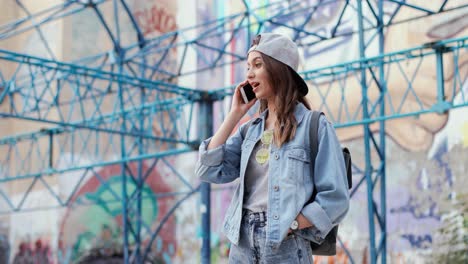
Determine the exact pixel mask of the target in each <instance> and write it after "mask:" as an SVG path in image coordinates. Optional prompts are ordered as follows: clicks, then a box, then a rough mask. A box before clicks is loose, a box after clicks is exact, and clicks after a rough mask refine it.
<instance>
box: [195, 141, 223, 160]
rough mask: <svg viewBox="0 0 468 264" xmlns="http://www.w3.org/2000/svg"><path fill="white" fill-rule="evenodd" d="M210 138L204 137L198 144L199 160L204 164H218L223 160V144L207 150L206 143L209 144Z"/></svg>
mask: <svg viewBox="0 0 468 264" xmlns="http://www.w3.org/2000/svg"><path fill="white" fill-rule="evenodd" d="M210 141H211V138H208V139H205V140H203V141H202V143H201V144H200V148H199V150H198V151H199V152H198V153H199V154H200V162H201V164H202V165H205V166H219V165H220V164H221V163H222V162H223V160H224V146H225V144H223V145H221V146H218V147H216V148H214V149H210V150H208V149H207V147H208V144H210Z"/></svg>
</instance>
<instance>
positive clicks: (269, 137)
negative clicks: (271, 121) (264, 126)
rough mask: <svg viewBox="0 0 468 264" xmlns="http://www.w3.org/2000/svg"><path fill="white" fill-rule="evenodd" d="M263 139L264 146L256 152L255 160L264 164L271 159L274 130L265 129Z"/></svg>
mask: <svg viewBox="0 0 468 264" xmlns="http://www.w3.org/2000/svg"><path fill="white" fill-rule="evenodd" d="M261 141H262V146H261V147H260V149H258V150H257V153H255V160H256V161H257V163H258V164H261V165H263V164H265V163H266V162H267V161H268V160H269V159H270V146H271V143H272V142H273V130H265V131H264V132H263V135H262V138H261Z"/></svg>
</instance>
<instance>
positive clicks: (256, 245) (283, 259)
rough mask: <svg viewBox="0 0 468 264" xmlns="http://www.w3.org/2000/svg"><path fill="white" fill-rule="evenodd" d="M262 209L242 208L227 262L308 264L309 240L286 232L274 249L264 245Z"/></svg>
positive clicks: (264, 231) (264, 230)
mask: <svg viewBox="0 0 468 264" xmlns="http://www.w3.org/2000/svg"><path fill="white" fill-rule="evenodd" d="M266 219H267V218H266V213H265V212H259V213H254V212H250V211H248V210H245V209H244V212H243V216H242V222H241V229H240V238H239V244H238V245H234V244H232V245H231V250H230V253H229V264H247V263H259V264H270V263H271V264H282V263H284V264H296V263H297V264H306V263H307V264H310V263H313V258H312V249H311V248H310V242H309V241H307V240H305V239H304V238H302V237H299V236H297V235H295V234H294V233H291V234H289V235H288V236H287V237H286V238H285V239H284V240H283V241H282V242H281V244H280V246H279V247H278V248H276V249H273V248H270V247H266V246H265V244H266V227H267V225H266Z"/></svg>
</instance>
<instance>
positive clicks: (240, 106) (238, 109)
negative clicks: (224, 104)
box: [231, 80, 257, 119]
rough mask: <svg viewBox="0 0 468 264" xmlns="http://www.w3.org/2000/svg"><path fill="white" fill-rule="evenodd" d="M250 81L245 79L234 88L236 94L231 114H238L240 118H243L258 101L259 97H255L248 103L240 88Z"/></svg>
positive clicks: (233, 97) (233, 98)
mask: <svg viewBox="0 0 468 264" xmlns="http://www.w3.org/2000/svg"><path fill="white" fill-rule="evenodd" d="M248 83H249V82H248V81H247V80H245V81H243V82H241V83H240V84H239V85H237V87H236V89H234V94H233V96H232V103H231V114H235V115H237V116H238V117H239V119H241V118H242V117H243V116H244V115H245V114H246V113H247V111H249V109H250V108H251V107H252V106H253V105H254V104H255V102H256V101H257V98H255V99H253V100H252V101H250V102H249V103H247V104H246V103H244V100H243V99H242V94H241V91H240V89H241V88H242V87H243V86H244V85H246V84H248Z"/></svg>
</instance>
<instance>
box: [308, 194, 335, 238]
mask: <svg viewBox="0 0 468 264" xmlns="http://www.w3.org/2000/svg"><path fill="white" fill-rule="evenodd" d="M302 214H303V215H304V216H305V218H307V220H309V222H310V223H311V224H312V225H314V227H315V228H313V229H316V230H313V231H314V232H313V233H314V236H315V239H316V240H317V242H319V243H320V242H321V241H323V239H325V237H326V236H327V234H328V233H329V232H330V230H331V229H332V228H333V223H332V222H331V220H330V218H329V217H328V215H327V213H326V212H325V210H323V208H322V207H321V206H320V205H319V204H318V203H317V202H313V203H310V204H308V205H307V206H305V207H304V208H303V209H302ZM311 231H312V230H311Z"/></svg>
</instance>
